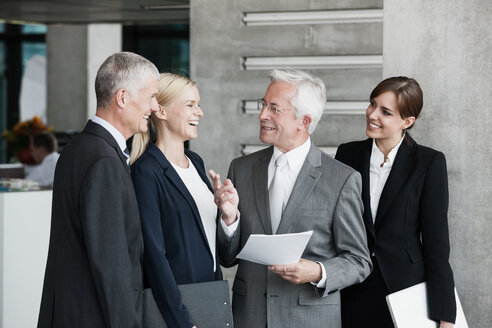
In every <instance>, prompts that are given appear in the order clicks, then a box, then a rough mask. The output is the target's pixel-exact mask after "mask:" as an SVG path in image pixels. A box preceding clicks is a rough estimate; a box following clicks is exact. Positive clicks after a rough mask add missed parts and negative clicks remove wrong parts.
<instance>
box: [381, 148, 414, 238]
mask: <svg viewBox="0 0 492 328" xmlns="http://www.w3.org/2000/svg"><path fill="white" fill-rule="evenodd" d="M414 145H415V142H414V141H413V140H411V144H410V145H408V144H407V141H406V140H403V142H402V143H401V146H400V149H398V153H397V154H396V157H395V163H394V164H393V167H392V168H391V172H390V175H389V176H388V180H386V184H385V185H384V188H383V192H382V193H381V198H380V199H379V205H378V211H377V214H376V220H375V222H374V227H375V230H376V231H377V230H378V228H379V226H380V225H381V221H382V219H383V217H384V214H385V213H386V211H387V210H388V208H389V207H390V205H391V202H392V201H393V199H395V197H396V195H397V194H398V191H399V190H400V189H401V187H402V186H403V185H404V184H405V183H406V181H407V179H408V176H409V175H410V173H411V172H412V168H413V166H414V165H415V148H416V147H414Z"/></svg>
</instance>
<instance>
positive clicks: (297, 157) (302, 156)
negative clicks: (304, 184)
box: [272, 137, 311, 170]
mask: <svg viewBox="0 0 492 328" xmlns="http://www.w3.org/2000/svg"><path fill="white" fill-rule="evenodd" d="M309 149H311V137H308V138H307V140H306V141H305V142H304V143H303V144H302V145H300V146H299V147H297V148H294V149H291V150H289V151H288V152H286V153H285V156H287V163H288V164H289V167H290V169H291V170H300V169H301V167H302V164H304V161H305V160H306V157H307V154H308V153H309ZM282 154H283V153H282V152H281V151H280V150H279V149H278V148H277V147H275V146H274V147H273V158H272V159H273V162H274V163H275V160H276V159H277V157H279V156H280V155H282Z"/></svg>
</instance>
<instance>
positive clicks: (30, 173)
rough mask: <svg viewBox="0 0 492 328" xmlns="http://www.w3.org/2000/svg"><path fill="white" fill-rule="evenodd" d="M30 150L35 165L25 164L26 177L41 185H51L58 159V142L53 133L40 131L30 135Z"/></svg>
mask: <svg viewBox="0 0 492 328" xmlns="http://www.w3.org/2000/svg"><path fill="white" fill-rule="evenodd" d="M30 147H31V152H32V157H33V158H34V161H35V163H36V164H35V165H28V166H26V179H27V180H33V181H35V182H37V183H39V185H40V186H41V187H52V186H53V178H54V176H55V167H56V162H57V161H58V157H59V156H60V154H58V152H57V149H58V143H57V141H56V138H55V136H54V135H53V134H51V133H49V132H42V133H38V134H35V135H33V136H31V144H30Z"/></svg>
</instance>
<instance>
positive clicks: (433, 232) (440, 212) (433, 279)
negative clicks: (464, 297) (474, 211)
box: [420, 152, 456, 322]
mask: <svg viewBox="0 0 492 328" xmlns="http://www.w3.org/2000/svg"><path fill="white" fill-rule="evenodd" d="M448 199H449V196H448V177H447V170H446V159H445V157H444V154H442V153H440V152H436V154H435V155H434V158H433V159H432V161H431V163H430V165H429V168H428V170H427V172H426V174H425V181H424V185H423V190H422V197H421V206H420V225H421V232H422V244H423V251H424V261H425V267H426V275H427V288H428V302H429V311H430V317H431V319H433V320H435V321H440V320H444V321H448V322H455V319H456V300H455V297H454V280H453V272H452V270H451V266H450V265H449V232H448V214H447V213H448V202H449V200H448Z"/></svg>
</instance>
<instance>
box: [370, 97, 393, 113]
mask: <svg viewBox="0 0 492 328" xmlns="http://www.w3.org/2000/svg"><path fill="white" fill-rule="evenodd" d="M371 101H373V102H374V103H375V104H376V105H377V104H378V103H377V101H376V99H374V98H373V99H371ZM381 108H383V109H386V110H389V111H390V112H392V113H394V110H392V109H391V108H388V107H386V106H381Z"/></svg>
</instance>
